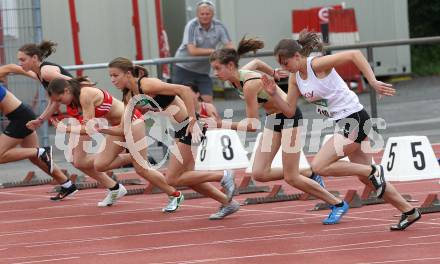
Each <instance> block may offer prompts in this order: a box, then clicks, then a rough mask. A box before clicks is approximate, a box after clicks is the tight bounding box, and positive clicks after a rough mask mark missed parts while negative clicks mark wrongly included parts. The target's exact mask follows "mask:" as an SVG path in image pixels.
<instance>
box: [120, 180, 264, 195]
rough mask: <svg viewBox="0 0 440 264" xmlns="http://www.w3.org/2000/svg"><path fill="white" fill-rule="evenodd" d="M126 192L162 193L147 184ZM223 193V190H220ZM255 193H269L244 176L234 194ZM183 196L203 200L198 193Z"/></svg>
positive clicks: (132, 193) (133, 193)
mask: <svg viewBox="0 0 440 264" xmlns="http://www.w3.org/2000/svg"><path fill="white" fill-rule="evenodd" d="M188 189H189V187H187V186H180V187H177V190H179V191H182V190H188ZM127 190H128V195H136V194H157V193H162V191H161V190H160V189H159V188H157V186H155V185H153V184H151V183H148V185H147V186H146V187H140V188H130V190H129V189H127ZM222 191H223V190H222ZM257 192H269V187H268V186H257V185H256V184H255V182H254V180H253V179H252V177H250V176H244V177H243V179H242V180H241V182H240V184H239V185H238V186H237V188H236V191H235V194H234V195H239V194H246V193H257ZM183 195H184V196H185V199H187V200H191V199H197V198H204V197H205V196H203V195H202V194H200V193H198V192H183Z"/></svg>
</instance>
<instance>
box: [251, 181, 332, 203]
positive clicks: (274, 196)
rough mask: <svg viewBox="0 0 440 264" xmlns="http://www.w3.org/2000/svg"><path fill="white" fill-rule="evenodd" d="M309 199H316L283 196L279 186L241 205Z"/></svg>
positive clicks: (301, 196)
mask: <svg viewBox="0 0 440 264" xmlns="http://www.w3.org/2000/svg"><path fill="white" fill-rule="evenodd" d="M330 193H332V194H333V195H335V196H337V197H338V196H339V192H334V191H331V192H330ZM311 199H316V198H314V197H313V196H312V195H309V194H308V193H293V194H285V193H284V190H283V187H282V186H281V185H274V186H273V187H272V190H271V191H270V193H269V194H268V195H266V196H262V197H251V198H246V200H245V201H244V202H243V205H250V204H262V203H275V202H287V201H298V200H300V201H305V200H311Z"/></svg>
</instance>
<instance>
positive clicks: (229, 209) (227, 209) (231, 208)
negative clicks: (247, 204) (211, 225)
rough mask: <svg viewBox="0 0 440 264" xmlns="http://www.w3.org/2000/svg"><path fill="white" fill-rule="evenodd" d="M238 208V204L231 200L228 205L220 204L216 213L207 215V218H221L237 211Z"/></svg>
mask: <svg viewBox="0 0 440 264" xmlns="http://www.w3.org/2000/svg"><path fill="white" fill-rule="evenodd" d="M239 209H240V204H239V203H238V202H237V201H234V200H233V201H231V202H230V203H229V204H228V205H225V206H224V205H222V206H220V209H219V210H218V212H217V213H215V214H212V215H211V216H209V220H221V219H223V218H225V217H226V216H228V215H230V214H233V213H235V212H237V211H238V210H239Z"/></svg>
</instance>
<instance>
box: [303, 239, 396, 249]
mask: <svg viewBox="0 0 440 264" xmlns="http://www.w3.org/2000/svg"><path fill="white" fill-rule="evenodd" d="M385 242H391V240H376V241H368V242H359V243H352V244H343V245H337V246H330V247H320V248H308V249H301V250H298V252H309V251H319V250H322V249H332V248H341V247H350V246H359V245H368V244H377V243H385Z"/></svg>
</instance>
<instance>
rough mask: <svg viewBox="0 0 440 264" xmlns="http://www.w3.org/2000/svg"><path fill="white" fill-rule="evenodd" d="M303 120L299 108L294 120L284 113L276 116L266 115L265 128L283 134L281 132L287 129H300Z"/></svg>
mask: <svg viewBox="0 0 440 264" xmlns="http://www.w3.org/2000/svg"><path fill="white" fill-rule="evenodd" d="M302 118H303V116H302V112H301V110H300V109H299V108H298V107H297V108H296V111H295V115H294V116H293V117H292V118H288V117H286V116H285V115H284V114H283V113H278V114H276V115H266V121H265V123H264V127H265V128H267V129H270V130H273V131H275V132H281V130H283V129H286V128H293V127H298V126H299V125H300V121H301V120H302Z"/></svg>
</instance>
